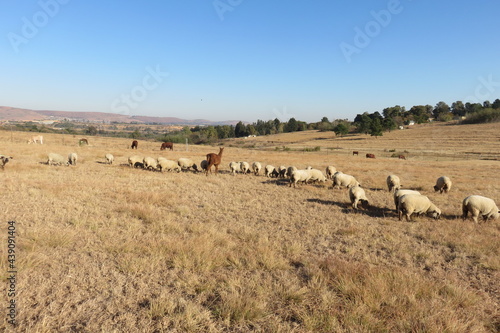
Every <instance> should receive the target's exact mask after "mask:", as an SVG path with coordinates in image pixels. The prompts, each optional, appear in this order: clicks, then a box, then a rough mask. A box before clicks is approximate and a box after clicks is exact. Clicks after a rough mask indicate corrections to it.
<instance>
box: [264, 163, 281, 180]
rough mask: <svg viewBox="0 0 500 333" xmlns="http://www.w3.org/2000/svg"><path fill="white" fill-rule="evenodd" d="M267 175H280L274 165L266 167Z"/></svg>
mask: <svg viewBox="0 0 500 333" xmlns="http://www.w3.org/2000/svg"><path fill="white" fill-rule="evenodd" d="M264 172H265V175H266V177H278V171H277V170H276V168H275V167H274V166H272V165H269V164H268V165H266V166H265V168H264Z"/></svg>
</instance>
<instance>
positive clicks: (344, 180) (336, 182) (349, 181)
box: [333, 172, 361, 188]
mask: <svg viewBox="0 0 500 333" xmlns="http://www.w3.org/2000/svg"><path fill="white" fill-rule="evenodd" d="M341 186H345V187H347V188H351V187H353V186H361V185H360V184H359V182H358V181H357V180H356V178H354V176H351V175H348V174H345V173H342V172H336V173H335V174H334V175H333V188H340V187H341Z"/></svg>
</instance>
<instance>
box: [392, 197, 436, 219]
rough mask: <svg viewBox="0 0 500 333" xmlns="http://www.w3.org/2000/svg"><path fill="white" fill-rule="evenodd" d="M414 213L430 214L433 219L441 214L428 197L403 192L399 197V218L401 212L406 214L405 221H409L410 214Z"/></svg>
mask: <svg viewBox="0 0 500 333" xmlns="http://www.w3.org/2000/svg"><path fill="white" fill-rule="evenodd" d="M413 213H416V214H432V217H433V218H434V219H438V218H439V217H440V216H441V210H440V209H439V208H437V207H436V205H434V204H433V203H432V202H431V201H430V200H429V198H427V197H426V196H425V195H421V194H405V195H403V196H401V197H399V203H398V216H399V220H400V221H401V220H402V219H403V214H404V215H405V216H406V221H408V222H410V221H411V215H412V214H413Z"/></svg>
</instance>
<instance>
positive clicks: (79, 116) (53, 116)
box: [0, 106, 238, 125]
mask: <svg viewBox="0 0 500 333" xmlns="http://www.w3.org/2000/svg"><path fill="white" fill-rule="evenodd" d="M62 119H69V120H78V121H89V122H102V121H104V122H119V123H131V122H137V123H158V124H167V125H168V124H172V125H235V124H236V123H237V122H238V120H226V121H211V120H206V119H193V120H188V119H181V118H176V117H149V116H128V115H121V114H116V113H107V112H76V111H75V112H73V111H50V110H29V109H20V108H13V107H8V106H0V120H2V121H6V120H11V121H40V120H62Z"/></svg>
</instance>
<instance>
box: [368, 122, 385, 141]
mask: <svg viewBox="0 0 500 333" xmlns="http://www.w3.org/2000/svg"><path fill="white" fill-rule="evenodd" d="M370 135H371V136H374V137H378V136H382V135H383V134H382V124H381V122H380V119H379V118H375V119H373V121H372V123H371V125H370Z"/></svg>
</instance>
